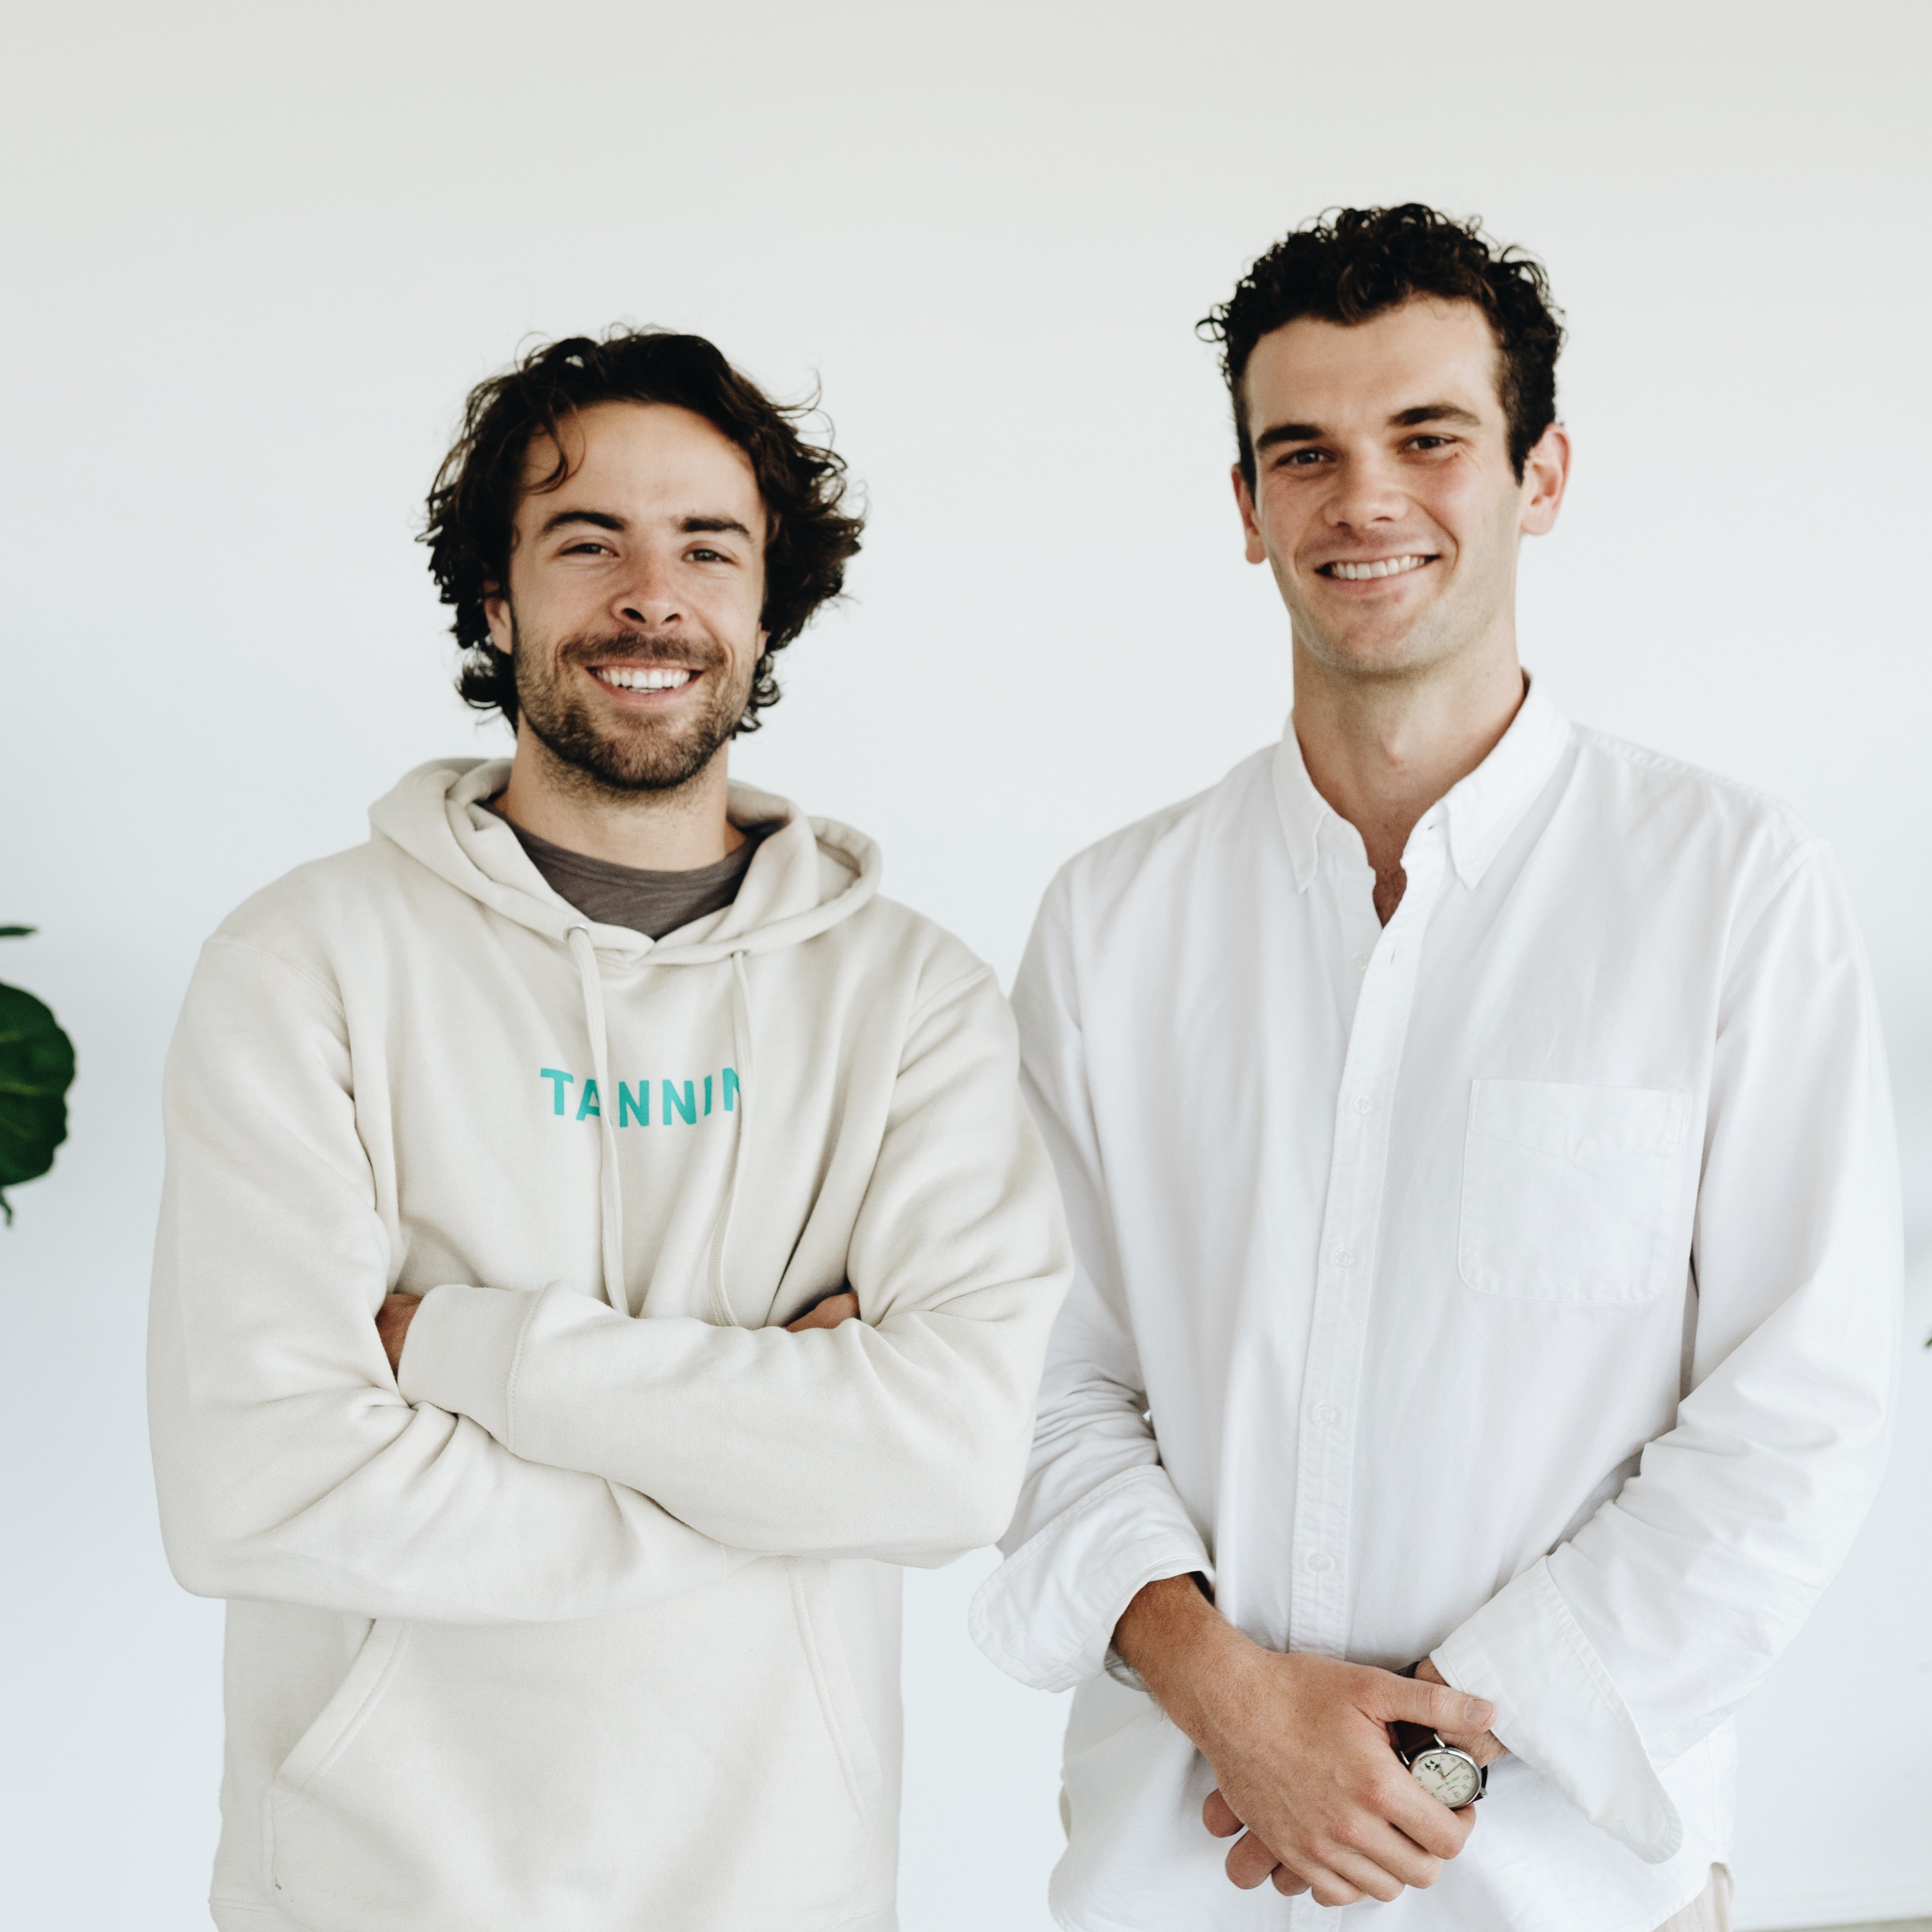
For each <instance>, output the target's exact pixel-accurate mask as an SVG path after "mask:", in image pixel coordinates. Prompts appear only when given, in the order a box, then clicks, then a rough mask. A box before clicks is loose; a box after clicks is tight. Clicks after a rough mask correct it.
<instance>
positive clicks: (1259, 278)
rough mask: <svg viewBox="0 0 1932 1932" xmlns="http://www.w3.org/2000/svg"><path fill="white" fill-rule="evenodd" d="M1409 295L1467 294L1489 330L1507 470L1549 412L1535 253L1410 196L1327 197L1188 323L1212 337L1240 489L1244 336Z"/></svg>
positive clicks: (1244, 444)
mask: <svg viewBox="0 0 1932 1932" xmlns="http://www.w3.org/2000/svg"><path fill="white" fill-rule="evenodd" d="M1413 296H1436V297H1438V298H1439V299H1443V300H1445V301H1449V302H1474V303H1475V305H1476V306H1477V307H1478V308H1479V309H1481V311H1482V312H1483V314H1484V315H1485V316H1487V317H1488V318H1489V323H1490V329H1492V331H1493V332H1494V333H1495V335H1496V347H1497V350H1498V354H1499V366H1498V370H1497V375H1496V393H1497V396H1498V398H1499V401H1501V402H1502V406H1503V414H1504V416H1505V419H1507V421H1508V425H1509V453H1510V461H1511V464H1512V465H1513V466H1514V468H1515V470H1516V473H1517V479H1518V480H1519V481H1520V480H1521V478H1522V476H1523V463H1524V462H1525V460H1526V459H1527V458H1528V457H1529V452H1531V450H1532V449H1534V448H1535V446H1536V443H1537V440H1538V438H1539V437H1541V435H1542V434H1543V432H1544V431H1545V430H1547V428H1549V427H1550V425H1551V424H1552V423H1553V422H1555V421H1556V358H1557V356H1558V355H1559V353H1561V351H1562V347H1563V324H1562V319H1561V318H1562V311H1561V310H1560V309H1559V308H1557V307H1556V305H1555V304H1554V303H1553V302H1551V300H1550V279H1549V277H1548V276H1547V275H1546V274H1545V273H1544V268H1543V264H1542V263H1541V262H1539V261H1538V260H1536V259H1535V257H1533V256H1531V255H1528V254H1525V253H1524V252H1523V251H1522V250H1521V249H1520V248H1499V247H1497V246H1496V245H1495V244H1493V242H1490V241H1489V240H1488V239H1487V238H1486V237H1485V236H1484V234H1483V232H1482V220H1481V217H1480V216H1472V217H1470V218H1469V220H1467V221H1457V220H1452V219H1451V217H1449V216H1448V215H1446V214H1439V213H1437V211H1436V210H1435V209H1434V208H1426V207H1424V205H1423V204H1422V203H1421V202H1418V201H1406V202H1403V204H1402V205H1401V206H1400V207H1399V208H1331V209H1329V210H1328V211H1327V212H1326V213H1325V214H1321V215H1319V216H1317V217H1316V219H1315V220H1313V221H1310V222H1308V223H1304V226H1301V227H1300V228H1298V229H1296V230H1295V233H1293V234H1292V235H1289V236H1284V237H1283V239H1282V240H1280V241H1279V242H1277V243H1276V244H1275V245H1274V247H1273V248H1271V249H1270V250H1269V251H1268V253H1267V254H1265V255H1264V256H1262V257H1261V258H1260V260H1259V261H1257V262H1256V263H1255V265H1254V266H1253V268H1251V269H1249V271H1248V272H1247V274H1246V275H1244V276H1243V277H1242V278H1241V281H1240V283H1239V284H1238V286H1237V287H1236V288H1235V293H1234V294H1233V295H1232V296H1230V297H1229V299H1228V300H1227V301H1226V302H1223V304H1222V305H1220V308H1217V309H1215V310H1214V311H1212V312H1211V314H1208V316H1207V317H1205V318H1204V319H1203V320H1202V323H1201V325H1200V332H1201V334H1202V335H1204V336H1205V337H1207V338H1208V340H1209V341H1213V342H1218V343H1220V345H1221V372H1222V374H1223V375H1224V376H1225V377H1226V378H1227V382H1228V395H1229V400H1230V401H1232V404H1234V409H1235V442H1236V443H1237V445H1238V447H1239V449H1240V452H1241V474H1242V475H1244V476H1245V477H1246V478H1247V479H1248V487H1250V489H1252V488H1253V487H1254V481H1255V450H1254V445H1253V443H1252V442H1251V441H1250V439H1249V435H1248V416H1247V401H1246V398H1244V396H1243V395H1242V394H1241V378H1242V377H1243V375H1244V374H1245V373H1246V371H1247V366H1248V359H1249V357H1250V356H1252V355H1253V353H1254V350H1255V344H1256V343H1258V342H1259V341H1260V340H1261V339H1262V337H1263V336H1264V335H1270V334H1271V333H1273V332H1274V330H1276V329H1281V328H1283V327H1285V326H1286V325H1287V324H1288V323H1291V322H1293V321H1295V320H1298V318H1299V317H1302V316H1305V315H1306V316H1314V317H1316V318H1318V319H1319V320H1321V321H1323V322H1339V323H1345V324H1352V323H1358V322H1367V321H1368V320H1370V317H1373V316H1377V315H1380V314H1382V313H1383V311H1385V310H1387V309H1391V308H1399V307H1400V305H1402V304H1403V303H1404V302H1407V301H1409V299H1411V298H1412V297H1413Z"/></svg>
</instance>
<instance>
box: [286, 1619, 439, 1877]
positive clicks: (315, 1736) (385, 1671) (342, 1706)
mask: <svg viewBox="0 0 1932 1932" xmlns="http://www.w3.org/2000/svg"><path fill="white" fill-rule="evenodd" d="M409 1634H410V1625H408V1624H406V1623H404V1622H401V1620H400V1619H397V1618H395V1617H378V1618H377V1619H376V1621H375V1622H374V1623H372V1624H371V1625H370V1626H369V1633H368V1635H367V1636H366V1637H364V1638H363V1640H362V1646H361V1648H360V1649H358V1650H357V1652H356V1655H355V1658H354V1659H353V1661H352V1662H351V1663H350V1666H349V1669H348V1671H347V1674H346V1675H345V1676H344V1678H343V1680H342V1682H341V1683H340V1684H338V1685H337V1686H336V1688H335V1694H334V1695H333V1696H332V1697H330V1699H329V1702H328V1703H326V1704H325V1705H323V1707H322V1709H321V1710H320V1712H317V1715H316V1718H315V1721H314V1723H313V1724H311V1725H310V1726H309V1727H308V1730H305V1732H303V1733H302V1736H300V1737H299V1739H296V1746H295V1748H294V1750H293V1751H290V1753H289V1754H288V1756H287V1757H286V1758H285V1759H284V1760H283V1761H282V1764H281V1769H279V1770H278V1771H277V1772H276V1773H275V1780H274V1781H273V1783H272V1784H270V1786H269V1793H268V1805H267V1807H266V1810H267V1816H266V1818H265V1819H264V1820H263V1836H262V1841H263V1844H264V1845H266V1846H267V1848H268V1856H269V1872H268V1879H269V1889H270V1890H271V1891H280V1890H281V1886H280V1885H279V1884H278V1882H277V1881H276V1878H275V1826H276V1823H277V1820H278V1817H280V1815H281V1813H282V1812H283V1811H285V1810H286V1808H287V1806H288V1805H289V1804H290V1802H293V1801H294V1800H296V1799H299V1798H300V1797H301V1796H302V1793H304V1792H305V1791H306V1790H308V1787H310V1786H311V1784H314V1782H315V1781H316V1780H317V1778H320V1777H322V1776H323V1775H325V1774H326V1772H327V1771H328V1769H329V1766H330V1765H331V1764H332V1763H334V1761H335V1757H336V1756H337V1754H338V1753H339V1752H340V1751H341V1750H342V1749H343V1748H344V1746H345V1745H347V1744H348V1743H349V1742H350V1740H351V1739H353V1737H354V1736H355V1735H356V1731H357V1730H358V1729H359V1727H361V1725H362V1722H363V1721H364V1720H365V1718H367V1717H368V1715H369V1712H370V1711H371V1709H372V1708H373V1707H374V1705H375V1703H376V1701H377V1699H378V1697H380V1695H381V1694H382V1689H383V1685H384V1683H385V1682H386V1681H387V1679H388V1678H389V1673H390V1672H391V1671H392V1670H393V1669H394V1668H395V1665H396V1663H397V1661H398V1659H399V1658H401V1655H402V1653H403V1650H404V1646H406V1644H407V1643H408V1640H409Z"/></svg>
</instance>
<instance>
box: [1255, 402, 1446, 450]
mask: <svg viewBox="0 0 1932 1932" xmlns="http://www.w3.org/2000/svg"><path fill="white" fill-rule="evenodd" d="M1424 423H1455V424H1457V425H1460V426H1461V427H1462V428H1466V429H1481V428H1482V426H1483V419H1482V418H1481V416H1478V415H1477V414H1476V413H1475V411H1474V410H1466V409H1464V408H1463V406H1462V405H1461V404H1460V403H1418V404H1415V407H1413V408H1412V409H1406V410H1397V412H1396V413H1395V414H1394V416H1391V417H1390V418H1389V419H1388V426H1389V428H1391V429H1417V428H1421V425H1423V424H1424ZM1322 434H1323V431H1322V426H1321V425H1320V424H1319V423H1305V422H1286V423H1275V424H1274V425H1271V427H1269V428H1267V429H1265V430H1263V431H1262V433H1261V434H1260V435H1259V436H1258V437H1256V438H1255V449H1256V452H1257V453H1258V454H1259V452H1261V451H1262V450H1264V449H1274V448H1275V447H1276V446H1277V445H1278V444H1280V443H1319V442H1320V441H1321V440H1322Z"/></svg>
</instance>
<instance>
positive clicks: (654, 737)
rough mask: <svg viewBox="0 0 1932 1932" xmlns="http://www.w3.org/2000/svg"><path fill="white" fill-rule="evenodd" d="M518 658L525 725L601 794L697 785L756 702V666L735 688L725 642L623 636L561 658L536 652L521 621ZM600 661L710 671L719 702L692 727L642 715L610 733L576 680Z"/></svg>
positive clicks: (713, 699) (589, 641) (558, 653)
mask: <svg viewBox="0 0 1932 1932" xmlns="http://www.w3.org/2000/svg"><path fill="white" fill-rule="evenodd" d="M510 657H511V665H512V667H514V674H515V677H516V681H517V712H518V714H519V716H520V719H521V721H523V723H526V724H528V725H529V727H530V730H531V732H532V734H533V735H534V736H535V738H536V739H537V740H538V742H539V743H541V745H543V746H544V748H545V749H546V750H547V751H549V752H550V754H551V755H552V757H554V758H555V759H556V760H557V762H558V763H559V765H560V766H562V768H563V769H564V771H565V772H566V773H573V774H575V775H577V777H578V778H579V780H580V782H582V783H583V784H585V785H586V786H587V787H591V788H594V789H595V790H600V791H607V792H620V793H634V792H640V791H646V792H661V791H675V790H677V789H678V788H679V787H680V786H682V785H687V784H690V783H691V781H692V780H693V779H694V778H696V777H697V775H699V774H700V772H703V770H704V769H705V768H706V766H708V765H709V763H711V760H712V759H713V758H715V757H716V756H717V755H718V752H719V751H720V750H721V749H722V748H723V747H724V745H726V744H727V742H729V741H730V736H731V734H732V733H733V731H735V730H736V729H737V727H738V724H739V720H740V719H741V718H742V717H743V716H744V715H745V705H746V704H747V703H748V702H749V701H750V698H751V667H750V666H749V665H747V666H746V667H745V670H744V671H743V672H742V673H741V675H740V676H739V678H738V679H736V681H735V682H734V684H733V685H727V684H726V682H725V681H724V676H722V673H724V672H726V671H727V670H728V669H729V667H730V658H729V656H728V655H727V654H726V652H724V649H723V648H722V647H721V646H720V645H719V644H718V642H717V641H716V640H715V638H712V637H708V636H706V635H703V634H679V635H678V636H676V637H664V636H661V635H658V634H655V633H654V632H652V631H613V632H611V633H610V634H609V635H608V636H606V637H572V638H571V639H570V640H569V641H568V643H565V644H563V645H562V646H559V647H558V648H557V649H555V650H550V649H544V648H542V647H541V646H539V647H537V648H535V649H532V648H531V647H530V646H529V644H528V643H526V640H525V638H524V637H523V633H522V631H521V630H520V628H519V627H518V626H517V622H516V618H515V614H514V612H513V613H511V652H510ZM592 659H595V660H596V661H598V662H601V663H613V662H622V663H624V664H678V665H688V666H689V667H690V668H691V669H692V670H698V671H704V672H707V673H710V674H711V675H710V677H709V686H708V688H709V692H710V697H709V702H708V703H706V705H705V706H704V707H703V709H701V710H700V711H698V712H696V713H695V714H694V715H688V716H685V717H682V718H669V717H656V718H654V717H649V716H639V717H637V718H622V719H619V720H617V721H614V722H613V723H610V724H601V723H600V722H599V721H598V720H597V718H595V717H594V716H593V715H592V713H591V711H590V709H589V706H588V705H586V703H584V701H583V699H582V698H580V697H578V696H577V695H576V694H574V691H573V690H572V685H573V684H574V678H573V677H572V676H571V673H572V672H574V670H578V669H580V668H581V667H583V665H584V664H586V663H588V662H589V661H591V660H592Z"/></svg>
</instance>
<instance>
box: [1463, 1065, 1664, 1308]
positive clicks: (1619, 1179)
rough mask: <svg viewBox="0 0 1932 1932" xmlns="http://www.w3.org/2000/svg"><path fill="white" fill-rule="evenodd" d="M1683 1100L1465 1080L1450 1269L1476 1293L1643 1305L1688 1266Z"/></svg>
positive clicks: (1649, 1092) (1646, 1091) (1659, 1093)
mask: <svg viewBox="0 0 1932 1932" xmlns="http://www.w3.org/2000/svg"><path fill="white" fill-rule="evenodd" d="M1690 1116H1691V1096H1690V1095H1689V1094H1686V1093H1684V1092H1682V1091H1676V1090H1674V1089H1672V1088H1656V1087H1583V1086H1573V1085H1566V1084H1565V1083H1563V1082H1558V1081H1550V1080H1478V1081H1474V1082H1472V1083H1471V1088H1470V1094H1469V1138H1468V1139H1467V1141H1466V1143H1465V1145H1464V1150H1463V1218H1462V1227H1461V1231H1460V1235H1459V1238H1458V1241H1457V1267H1458V1269H1459V1271H1460V1274H1461V1275H1462V1277H1463V1280H1464V1281H1465V1282H1466V1283H1468V1285H1469V1286H1470V1287H1471V1288H1473V1289H1477V1290H1478V1291H1479V1292H1481V1293H1482V1294H1484V1295H1511V1296H1514V1297H1516V1298H1519V1299H1521V1300H1527V1301H1557V1302H1574V1303H1590V1304H1598V1305H1601V1304H1616V1303H1619V1302H1622V1303H1629V1302H1639V1301H1649V1300H1650V1298H1652V1296H1653V1295H1655V1294H1656V1293H1657V1292H1658V1290H1659V1289H1661V1288H1662V1287H1663V1286H1664V1284H1665V1283H1667V1281H1669V1280H1671V1279H1672V1277H1673V1275H1674V1276H1675V1277H1676V1278H1677V1279H1679V1280H1682V1277H1683V1274H1684V1271H1685V1268H1686V1266H1687V1265H1688V1226H1687V1224H1686V1223H1685V1217H1683V1215H1682V1213H1681V1211H1680V1203H1681V1202H1682V1197H1683V1194H1684V1191H1685V1181H1686V1178H1687V1177H1686V1174H1685V1136H1686V1133H1687V1132H1688V1127H1689V1123H1690Z"/></svg>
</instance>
